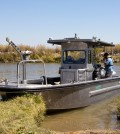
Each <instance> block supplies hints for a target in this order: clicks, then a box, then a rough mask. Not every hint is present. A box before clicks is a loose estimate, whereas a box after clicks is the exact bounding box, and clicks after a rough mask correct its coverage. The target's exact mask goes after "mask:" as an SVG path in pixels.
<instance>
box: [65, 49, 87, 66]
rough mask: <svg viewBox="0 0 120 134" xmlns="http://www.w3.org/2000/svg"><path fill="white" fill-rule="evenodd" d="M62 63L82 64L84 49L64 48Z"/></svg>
mask: <svg viewBox="0 0 120 134" xmlns="http://www.w3.org/2000/svg"><path fill="white" fill-rule="evenodd" d="M63 63H65V64H84V63H85V51H84V50H66V51H64V52H63Z"/></svg>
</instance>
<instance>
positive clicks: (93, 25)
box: [0, 0, 120, 46]
mask: <svg viewBox="0 0 120 134" xmlns="http://www.w3.org/2000/svg"><path fill="white" fill-rule="evenodd" d="M75 33H77V35H78V37H79V38H82V39H91V38H92V37H93V36H94V37H97V38H100V39H101V40H102V41H105V42H109V43H110V42H113V43H114V44H118V43H120V0H0V44H7V42H6V37H9V38H10V39H11V40H12V41H13V42H15V43H16V44H24V45H31V46H35V45H38V44H42V45H49V44H47V40H48V39H49V38H52V39H63V38H67V37H74V34H75Z"/></svg>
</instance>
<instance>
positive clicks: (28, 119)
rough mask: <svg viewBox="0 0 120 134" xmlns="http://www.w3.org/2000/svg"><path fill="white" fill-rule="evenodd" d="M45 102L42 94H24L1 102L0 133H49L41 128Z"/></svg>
mask: <svg viewBox="0 0 120 134" xmlns="http://www.w3.org/2000/svg"><path fill="white" fill-rule="evenodd" d="M44 114H45V104H44V102H43V99H42V97H41V96H40V95H24V96H21V97H16V98H14V99H13V100H9V101H4V102H0V134H44V133H45V134H47V133H50V131H47V130H44V129H42V128H40V125H41V123H42V121H43V119H44Z"/></svg>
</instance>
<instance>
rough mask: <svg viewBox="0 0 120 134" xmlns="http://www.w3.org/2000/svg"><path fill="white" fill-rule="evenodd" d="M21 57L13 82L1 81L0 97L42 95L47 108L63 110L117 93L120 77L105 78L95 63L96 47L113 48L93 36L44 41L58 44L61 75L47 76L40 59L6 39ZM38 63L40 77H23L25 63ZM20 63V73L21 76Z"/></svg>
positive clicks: (83, 105)
mask: <svg viewBox="0 0 120 134" xmlns="http://www.w3.org/2000/svg"><path fill="white" fill-rule="evenodd" d="M6 41H7V42H8V43H9V45H11V46H12V47H13V48H14V49H15V50H16V51H17V52H18V53H19V54H20V57H21V60H20V62H19V63H18V64H17V78H16V82H11V81H9V80H8V79H5V80H3V81H2V82H1V83H0V95H1V100H4V98H6V97H8V98H9V96H15V95H22V94H28V93H29V94H36V95H42V97H43V99H44V101H45V104H46V108H47V110H66V109H76V108H81V107H86V106H89V105H91V104H93V103H96V102H99V101H102V100H105V99H108V98H110V97H113V96H115V95H119V93H120V76H117V75H114V76H112V77H110V78H105V76H104V73H103V72H104V68H103V67H102V65H101V64H97V63H95V62H94V60H93V59H94V50H95V48H98V47H100V48H103V50H106V49H105V48H106V47H114V46H115V45H114V44H113V43H107V42H104V41H101V40H100V39H97V38H95V37H93V38H92V39H81V38H79V37H77V35H76V34H75V37H73V38H64V39H55V40H53V39H51V38H49V40H48V41H47V42H48V43H50V44H53V45H60V46H61V67H60V70H59V72H60V77H47V75H46V67H45V63H44V61H42V60H30V59H29V58H28V57H29V55H30V53H25V52H24V53H23V52H22V51H21V50H20V49H19V48H18V47H17V46H16V45H15V44H14V42H12V41H11V40H9V39H8V38H6ZM35 62H41V63H42V64H43V67H44V75H43V76H40V77H39V79H26V69H27V68H26V64H27V63H31V64H32V63H35ZM20 66H22V76H21V77H20V71H21V69H20Z"/></svg>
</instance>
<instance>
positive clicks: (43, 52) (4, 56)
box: [0, 45, 61, 63]
mask: <svg viewBox="0 0 120 134" xmlns="http://www.w3.org/2000/svg"><path fill="white" fill-rule="evenodd" d="M18 48H20V50H21V51H27V50H28V51H31V52H32V54H31V55H30V59H42V60H44V61H45V62H46V63H53V62H54V63H59V62H60V56H61V49H60V47H58V46H56V47H52V48H51V47H47V46H44V45H37V46H27V45H18ZM18 61H20V56H19V55H18V53H17V52H16V51H15V50H14V49H13V48H12V47H11V46H8V45H4V46H3V45H0V62H1V63H6V62H18Z"/></svg>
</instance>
